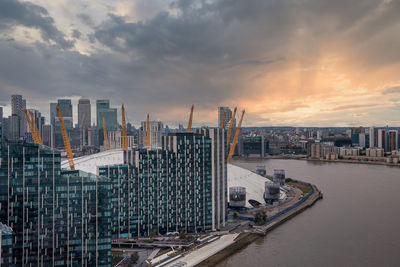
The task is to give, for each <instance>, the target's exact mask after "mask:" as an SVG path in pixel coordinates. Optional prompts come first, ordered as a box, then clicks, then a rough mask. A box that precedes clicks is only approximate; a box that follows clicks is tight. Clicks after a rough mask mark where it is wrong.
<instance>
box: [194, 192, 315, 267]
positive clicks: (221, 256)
mask: <svg viewBox="0 0 400 267" xmlns="http://www.w3.org/2000/svg"><path fill="white" fill-rule="evenodd" d="M312 187H313V188H314V193H313V194H312V195H310V196H309V197H308V199H307V200H306V201H304V202H303V203H302V204H301V205H299V206H297V207H295V208H293V209H291V210H289V211H288V212H286V213H285V214H282V215H281V216H279V217H278V218H276V219H275V220H273V221H272V222H270V223H268V224H267V225H265V226H259V227H255V229H254V230H255V231H254V232H246V233H241V234H240V235H239V236H238V237H237V238H236V240H235V242H234V243H233V244H231V245H229V246H227V247H226V248H224V249H223V250H221V251H220V252H218V253H217V254H214V255H213V256H211V257H209V258H208V259H206V260H204V261H202V262H201V263H199V264H198V265H196V266H201V267H203V266H204V267H206V266H215V265H217V264H218V263H219V262H221V261H223V260H225V259H226V258H227V257H229V256H230V255H233V254H234V253H236V252H238V251H239V250H241V249H243V248H245V247H246V246H248V245H249V244H250V243H252V242H254V241H255V240H256V239H258V238H260V237H263V236H264V235H265V234H267V233H268V232H270V231H272V230H273V229H275V228H276V227H278V226H279V225H281V224H282V223H284V222H286V221H288V220H289V219H291V218H293V217H294V216H296V215H297V214H299V213H301V212H303V211H304V210H306V209H307V208H309V207H311V206H313V205H314V204H315V203H316V202H317V201H318V200H319V199H322V197H323V195H322V192H321V191H319V190H318V188H317V187H316V186H314V185H312Z"/></svg>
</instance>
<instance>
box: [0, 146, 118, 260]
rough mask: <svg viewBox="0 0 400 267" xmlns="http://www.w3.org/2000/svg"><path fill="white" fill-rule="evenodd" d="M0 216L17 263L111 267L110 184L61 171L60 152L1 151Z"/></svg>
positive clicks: (10, 148)
mask: <svg viewBox="0 0 400 267" xmlns="http://www.w3.org/2000/svg"><path fill="white" fill-rule="evenodd" d="M0 157H1V165H0V183H1V184H2V186H1V187H0V220H1V221H2V222H4V223H6V224H7V225H8V226H10V227H11V228H12V229H13V242H12V250H13V259H12V262H13V264H15V265H17V266H22V265H25V266H78V265H79V266H110V264H111V229H110V224H111V213H110V206H109V202H110V199H111V195H110V194H111V193H110V182H109V181H108V180H107V179H105V178H101V177H97V176H95V175H90V174H87V173H84V172H80V171H63V170H61V166H60V161H61V157H60V153H59V152H57V151H55V150H52V149H49V148H47V147H44V146H38V145H35V144H27V143H15V144H9V145H7V146H6V145H3V146H1V150H0Z"/></svg>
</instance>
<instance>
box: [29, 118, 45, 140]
mask: <svg viewBox="0 0 400 267" xmlns="http://www.w3.org/2000/svg"><path fill="white" fill-rule="evenodd" d="M29 114H30V115H31V124H32V128H33V131H34V134H35V136H36V140H37V141H38V143H39V144H41V145H43V141H42V138H41V137H40V133H39V130H38V128H37V126H36V122H35V117H34V116H33V114H32V111H29Z"/></svg>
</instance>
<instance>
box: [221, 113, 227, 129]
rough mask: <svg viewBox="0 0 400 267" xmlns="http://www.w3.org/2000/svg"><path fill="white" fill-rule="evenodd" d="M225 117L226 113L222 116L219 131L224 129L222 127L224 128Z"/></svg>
mask: <svg viewBox="0 0 400 267" xmlns="http://www.w3.org/2000/svg"><path fill="white" fill-rule="evenodd" d="M225 117H226V111H224V116H222V121H221V129H224V126H225Z"/></svg>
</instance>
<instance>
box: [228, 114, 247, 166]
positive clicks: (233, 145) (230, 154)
mask: <svg viewBox="0 0 400 267" xmlns="http://www.w3.org/2000/svg"><path fill="white" fill-rule="evenodd" d="M243 116H244V110H243V112H242V117H240V121H239V125H238V127H237V128H236V132H235V137H234V138H233V142H232V145H231V149H230V150H229V154H228V159H227V162H228V163H230V162H231V159H232V156H233V152H235V148H236V143H237V141H238V138H239V133H240V130H241V127H242V121H243Z"/></svg>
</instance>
